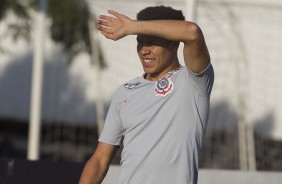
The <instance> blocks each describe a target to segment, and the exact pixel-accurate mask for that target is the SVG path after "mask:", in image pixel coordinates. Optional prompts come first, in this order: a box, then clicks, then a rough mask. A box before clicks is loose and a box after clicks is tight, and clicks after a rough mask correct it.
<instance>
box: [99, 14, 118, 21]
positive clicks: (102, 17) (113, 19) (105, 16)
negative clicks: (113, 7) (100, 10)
mask: <svg viewBox="0 0 282 184" xmlns="http://www.w3.org/2000/svg"><path fill="white" fill-rule="evenodd" d="M99 18H100V19H102V20H107V21H110V22H113V21H115V20H116V18H114V17H110V16H108V15H100V16H99Z"/></svg>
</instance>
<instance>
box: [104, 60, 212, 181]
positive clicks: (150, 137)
mask: <svg viewBox="0 0 282 184" xmlns="http://www.w3.org/2000/svg"><path fill="white" fill-rule="evenodd" d="M213 80H214V73H213V67H212V65H211V64H210V65H209V66H208V67H207V69H206V70H205V71H204V72H202V73H201V74H199V75H196V74H194V73H192V72H191V71H190V70H189V69H188V68H186V67H181V68H179V69H177V70H174V71H171V72H169V73H167V74H166V75H164V76H163V77H162V78H161V79H160V80H158V81H148V80H146V79H144V78H143V77H138V78H136V79H133V80H131V81H129V82H128V83H126V84H124V85H122V86H120V87H119V88H118V90H117V92H116V93H115V95H114V97H113V100H112V102H111V106H110V108H109V111H108V114H107V118H106V122H105V126H104V129H103V131H102V134H101V136H100V138H99V141H100V142H104V143H107V144H112V145H120V144H123V147H124V148H123V151H122V155H121V175H120V179H119V183H120V184H196V183H197V178H198V157H199V153H200V150H201V148H202V144H203V136H204V132H205V130H206V127H207V122H208V114H209V101H210V93H211V90H212V86H213Z"/></svg>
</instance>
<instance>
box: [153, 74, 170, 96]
mask: <svg viewBox="0 0 282 184" xmlns="http://www.w3.org/2000/svg"><path fill="white" fill-rule="evenodd" d="M172 90H173V83H172V82H171V80H170V79H169V78H166V77H163V78H161V79H159V80H158V81H157V82H156V87H155V94H156V96H166V95H167V94H169V93H170V92H171V91H172Z"/></svg>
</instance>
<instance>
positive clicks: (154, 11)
mask: <svg viewBox="0 0 282 184" xmlns="http://www.w3.org/2000/svg"><path fill="white" fill-rule="evenodd" d="M137 20H185V17H184V15H183V13H182V11H181V10H175V9H173V8H171V7H169V6H152V7H147V8H145V9H143V10H141V11H140V12H139V13H138V14H137Z"/></svg>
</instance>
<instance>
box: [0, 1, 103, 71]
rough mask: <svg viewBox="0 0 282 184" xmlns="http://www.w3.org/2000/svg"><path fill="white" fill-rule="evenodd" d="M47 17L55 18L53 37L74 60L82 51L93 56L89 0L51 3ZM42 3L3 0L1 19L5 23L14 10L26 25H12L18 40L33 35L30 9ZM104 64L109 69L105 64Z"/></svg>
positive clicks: (51, 33) (51, 30)
mask: <svg viewBox="0 0 282 184" xmlns="http://www.w3.org/2000/svg"><path fill="white" fill-rule="evenodd" d="M47 2H48V10H47V15H48V17H49V18H50V19H51V25H50V36H51V38H52V40H53V41H54V42H55V43H59V44H61V45H62V47H63V48H64V50H65V52H66V53H67V54H68V56H70V58H71V59H72V58H73V57H74V56H75V55H76V54H78V53H80V52H84V51H85V52H87V53H89V54H91V45H90V37H89V28H88V21H89V20H90V21H93V20H91V17H90V16H91V15H90V12H89V9H88V6H87V3H86V1H85V0H67V1H62V0H47ZM37 4H38V0H0V20H3V19H4V18H5V17H6V15H7V12H8V11H12V12H13V13H14V14H15V15H16V16H17V17H18V18H20V19H22V20H23V23H22V24H11V25H9V28H10V29H11V30H12V31H11V33H12V34H13V37H14V38H18V37H20V36H21V37H24V38H26V39H27V40H29V38H30V33H31V31H30V30H31V24H30V21H31V18H30V16H29V10H30V8H32V9H35V10H36V9H37ZM100 59H102V62H101V63H100V64H101V66H102V67H105V66H106V65H105V63H104V62H103V58H100Z"/></svg>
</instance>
